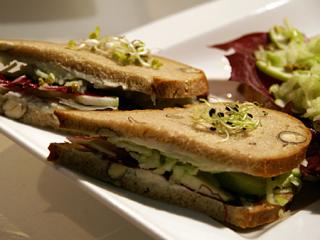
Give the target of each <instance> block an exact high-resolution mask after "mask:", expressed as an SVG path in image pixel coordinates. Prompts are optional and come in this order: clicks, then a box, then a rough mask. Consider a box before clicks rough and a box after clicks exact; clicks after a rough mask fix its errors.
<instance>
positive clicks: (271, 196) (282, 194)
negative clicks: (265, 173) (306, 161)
mask: <svg viewBox="0 0 320 240" xmlns="http://www.w3.org/2000/svg"><path fill="white" fill-rule="evenodd" d="M300 177H301V174H300V170H299V168H295V169H293V170H292V171H291V172H290V173H286V174H283V175H280V176H278V177H274V178H268V179H267V187H266V194H267V201H268V202H269V203H271V204H275V205H280V206H284V205H286V204H287V203H288V201H290V199H291V196H290V195H288V193H293V192H294V191H295V189H297V190H299V189H300V188H301V184H302V182H301V179H300Z"/></svg>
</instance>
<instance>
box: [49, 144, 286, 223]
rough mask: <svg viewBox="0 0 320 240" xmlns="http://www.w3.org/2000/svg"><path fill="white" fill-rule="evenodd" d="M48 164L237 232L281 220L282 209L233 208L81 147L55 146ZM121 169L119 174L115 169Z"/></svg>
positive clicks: (266, 206)
mask: <svg viewBox="0 0 320 240" xmlns="http://www.w3.org/2000/svg"><path fill="white" fill-rule="evenodd" d="M49 150H50V155H49V157H48V160H50V161H53V162H54V163H56V164H59V165H62V166H65V167H67V168H70V169H72V170H75V171H78V172H80V173H83V174H86V175H88V176H91V177H94V178H96V179H99V180H101V181H104V182H108V183H112V184H114V185H116V186H120V187H122V188H125V189H127V190H130V191H132V192H135V193H138V194H141V195H145V196H148V197H151V198H154V199H159V200H163V201H166V202H169V203H173V204H176V205H179V206H182V207H186V208H189V209H194V210H197V211H200V212H203V213H205V214H207V215H209V216H211V217H213V218H215V219H216V220H218V221H220V222H223V223H225V224H228V225H232V226H233V227H237V228H253V227H257V226H260V225H263V224H266V223H270V222H273V221H275V220H277V219H278V218H279V211H280V210H281V209H282V208H281V207H280V206H275V205H270V204H268V203H265V202H262V203H259V204H256V205H250V206H233V205H230V204H227V203H224V202H221V201H219V200H216V199H214V198H210V197H207V196H204V195H202V194H200V193H198V192H195V191H192V190H190V189H189V188H187V187H184V186H183V185H178V184H173V183H170V182H169V181H168V180H166V179H165V177H163V176H161V175H158V174H155V173H152V171H147V170H143V169H139V168H131V167H126V166H124V165H120V164H118V163H114V162H111V161H109V160H108V159H106V158H103V157H102V156H101V155H99V154H96V153H93V152H90V151H88V150H87V149H85V148H83V147H81V146H80V145H77V144H68V143H65V144H51V145H50V146H49ZM115 167H118V168H119V167H120V169H121V170H120V171H119V170H118V174H117V175H114V174H111V170H110V169H111V168H115Z"/></svg>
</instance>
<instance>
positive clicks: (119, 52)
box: [67, 27, 162, 69]
mask: <svg viewBox="0 0 320 240" xmlns="http://www.w3.org/2000/svg"><path fill="white" fill-rule="evenodd" d="M67 48H69V49H76V50H80V49H85V50H89V51H91V52H94V53H96V54H100V55H102V56H105V57H107V58H110V59H112V60H114V61H116V62H117V63H118V64H120V65H138V66H143V67H147V68H153V69H159V68H160V67H161V66H162V63H161V62H160V61H159V60H158V59H155V58H153V57H152V56H151V50H150V49H148V48H146V47H145V43H144V42H143V41H141V40H133V41H131V42H130V41H129V40H128V39H127V38H126V37H124V36H111V35H107V36H101V31H100V28H99V27H96V29H95V31H94V32H92V33H90V34H89V36H88V38H87V39H85V40H82V41H79V42H77V41H74V40H70V41H69V42H68V44H67Z"/></svg>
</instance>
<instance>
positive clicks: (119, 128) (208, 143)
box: [55, 103, 311, 177]
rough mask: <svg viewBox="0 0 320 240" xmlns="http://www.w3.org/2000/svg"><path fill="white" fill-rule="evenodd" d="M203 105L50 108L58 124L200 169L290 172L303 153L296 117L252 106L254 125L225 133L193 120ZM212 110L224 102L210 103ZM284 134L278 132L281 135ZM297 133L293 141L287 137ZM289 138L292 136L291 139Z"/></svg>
mask: <svg viewBox="0 0 320 240" xmlns="http://www.w3.org/2000/svg"><path fill="white" fill-rule="evenodd" d="M204 107H206V106H205V105H204V104H198V105H190V106H188V107H186V108H167V109H164V110H134V111H117V112H116V111H115V112H95V113H92V112H83V111H81V112H80V111H59V110H58V111H55V114H56V116H57V117H58V119H59V121H60V127H62V128H67V129H73V130H77V131H81V132H83V133H87V134H91V135H99V136H107V137H117V138H120V139H121V138H122V139H130V140H132V141H133V142H135V143H138V144H141V145H147V146H148V147H149V148H155V149H159V150H160V151H165V152H170V153H179V154H180V155H183V156H191V158H185V161H186V162H190V163H191V164H192V165H194V166H197V167H198V168H199V169H202V170H204V171H212V172H214V171H217V172H219V171H230V172H231V171H232V172H242V173H247V174H250V175H254V176H262V177H271V176H277V175H280V174H283V173H285V172H288V171H291V170H292V169H293V168H295V167H297V166H298V165H299V164H300V163H301V161H302V160H303V159H304V157H305V153H306V149H307V147H308V144H309V142H310V140H311V133H310V131H309V129H308V128H306V127H305V126H304V124H303V123H302V122H300V121H299V120H297V119H295V118H294V117H292V116H290V115H287V114H285V113H282V112H278V111H274V110H270V109H264V108H258V107H257V109H256V110H255V111H256V112H255V113H254V118H257V119H259V120H260V126H258V127H257V128H256V129H254V130H252V131H249V132H245V133H243V134H235V135H230V137H229V138H228V139H227V140H225V136H222V135H221V134H218V133H216V132H213V131H211V130H210V129H209V127H199V126H198V125H195V124H194V121H193V116H194V113H196V112H198V111H199V110H201V109H203V108H204ZM213 107H214V108H215V109H217V111H219V109H224V108H225V103H215V104H214V105H213ZM283 134H284V135H283ZM295 136H298V138H299V141H298V142H296V141H293V142H290V141H287V140H288V139H287V138H288V137H289V138H291V137H295ZM293 140H295V139H293Z"/></svg>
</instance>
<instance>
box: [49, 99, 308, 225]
mask: <svg viewBox="0 0 320 240" xmlns="http://www.w3.org/2000/svg"><path fill="white" fill-rule="evenodd" d="M55 114H56V116H57V118H58V120H59V122H60V127H62V128H66V129H72V130H76V131H77V132H81V133H83V135H82V136H81V137H76V136H73V137H70V138H69V141H68V142H65V143H52V144H50V146H49V150H50V154H49V156H48V160H49V161H51V162H53V163H54V164H57V165H61V166H64V167H67V168H69V169H72V170H74V171H77V172H80V173H82V174H85V175H88V176H91V177H94V178H97V179H99V180H101V181H104V182H107V183H111V184H113V185H116V186H119V187H122V188H125V189H127V190H129V191H132V192H135V193H138V194H142V195H145V196H147V197H151V198H155V199H159V200H163V201H166V202H169V203H173V204H176V205H179V206H182V207H186V208H189V209H194V210H197V211H200V212H202V213H204V214H207V215H209V216H211V217H213V218H215V219H216V220H218V221H220V222H223V223H225V224H227V225H229V226H232V227H235V228H241V229H245V228H253V227H257V226H260V225H263V224H266V223H270V222H273V221H275V220H277V219H279V218H280V217H281V216H283V213H285V211H286V210H287V209H288V206H289V204H290V202H291V201H292V199H293V198H294V195H295V194H296V193H297V192H298V190H299V189H300V187H301V180H300V172H299V165H300V164H302V163H303V160H304V158H305V154H306V149H307V147H308V144H309V142H310V139H311V134H310V131H309V129H307V128H306V127H305V126H304V124H303V123H301V122H300V121H299V120H297V119H295V118H293V117H291V116H289V115H287V114H285V113H282V112H278V111H275V110H270V109H265V108H261V107H259V106H256V105H255V104H253V103H248V102H245V103H238V102H222V103H208V102H205V103H200V104H193V105H188V106H186V107H185V108H165V109H152V110H132V111H109V112H96V113H94V114H93V113H92V112H80V111H73V110H71V111H61V110H57V111H56V112H55ZM84 135H86V136H84Z"/></svg>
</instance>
